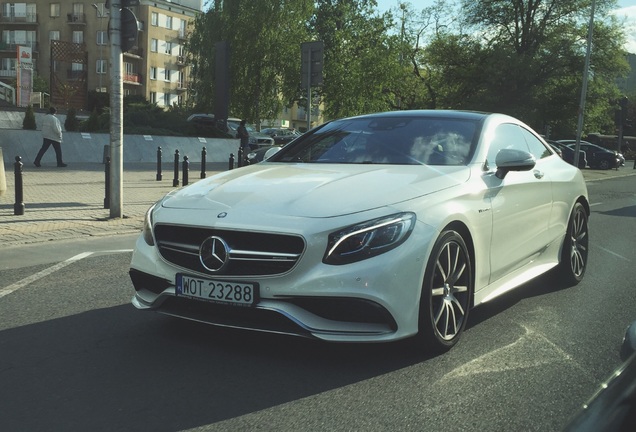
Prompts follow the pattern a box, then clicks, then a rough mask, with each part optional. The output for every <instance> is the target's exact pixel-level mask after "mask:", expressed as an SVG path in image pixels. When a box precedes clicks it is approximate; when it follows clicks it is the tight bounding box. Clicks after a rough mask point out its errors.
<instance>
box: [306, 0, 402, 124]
mask: <svg viewBox="0 0 636 432" xmlns="http://www.w3.org/2000/svg"><path fill="white" fill-rule="evenodd" d="M316 3H317V6H316V11H315V15H314V16H313V18H312V20H311V22H310V29H311V32H312V34H313V35H314V38H315V39H317V40H322V41H323V42H324V47H325V54H324V68H323V73H324V77H325V78H324V84H323V86H322V88H320V89H318V93H319V94H320V96H321V97H322V99H323V100H324V102H325V114H326V116H327V117H329V118H337V117H344V116H349V115H355V114H363V113H369V112H374V111H384V110H388V109H390V108H391V107H392V105H395V100H394V96H395V95H394V94H393V92H391V90H390V89H389V88H388V84H389V83H391V81H392V78H393V77H394V76H395V74H396V73H397V72H399V55H398V50H397V49H396V48H397V46H396V45H397V44H396V41H397V39H396V38H395V37H391V36H389V34H388V31H389V29H390V27H391V25H392V15H391V14H390V13H386V14H384V15H378V13H377V11H376V9H375V6H376V2H375V1H374V0H319V1H317V2H316Z"/></svg>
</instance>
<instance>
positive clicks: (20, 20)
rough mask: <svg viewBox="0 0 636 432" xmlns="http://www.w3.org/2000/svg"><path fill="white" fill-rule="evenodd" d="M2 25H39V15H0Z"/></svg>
mask: <svg viewBox="0 0 636 432" xmlns="http://www.w3.org/2000/svg"><path fill="white" fill-rule="evenodd" d="M0 23H2V24H16V25H24V24H32V25H38V15H37V14H26V13H25V14H13V15H0Z"/></svg>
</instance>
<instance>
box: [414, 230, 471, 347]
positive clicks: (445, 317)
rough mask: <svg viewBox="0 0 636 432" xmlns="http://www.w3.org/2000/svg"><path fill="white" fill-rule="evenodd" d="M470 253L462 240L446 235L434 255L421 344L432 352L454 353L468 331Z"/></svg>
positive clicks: (422, 316)
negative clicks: (451, 350)
mask: <svg viewBox="0 0 636 432" xmlns="http://www.w3.org/2000/svg"><path fill="white" fill-rule="evenodd" d="M473 284H474V282H473V274H472V266H471V259H470V252H469V250H468V248H467V247H466V243H465V242H464V239H463V238H462V236H461V235H460V234H459V233H457V232H456V231H445V232H443V233H442V235H441V236H440V237H439V238H438V239H437V241H436V242H435V246H434V247H433V250H432V252H431V256H430V258H429V261H428V264H427V266H426V272H425V275H424V281H423V284H422V298H421V301H420V316H419V333H418V339H419V342H420V343H422V344H423V345H424V348H425V349H426V350H428V351H432V352H444V351H448V350H449V349H451V348H452V347H453V346H454V345H455V344H456V343H457V342H458V341H459V337H460V336H461V333H462V332H463V330H464V328H465V327H466V321H467V319H468V311H469V309H470V302H471V298H472V293H473V287H474V286H473Z"/></svg>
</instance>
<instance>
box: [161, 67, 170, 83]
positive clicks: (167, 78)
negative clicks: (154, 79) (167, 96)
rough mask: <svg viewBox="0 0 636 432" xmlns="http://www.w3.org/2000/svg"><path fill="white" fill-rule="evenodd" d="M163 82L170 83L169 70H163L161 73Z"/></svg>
mask: <svg viewBox="0 0 636 432" xmlns="http://www.w3.org/2000/svg"><path fill="white" fill-rule="evenodd" d="M163 80H164V81H168V82H170V69H165V70H164V71H163Z"/></svg>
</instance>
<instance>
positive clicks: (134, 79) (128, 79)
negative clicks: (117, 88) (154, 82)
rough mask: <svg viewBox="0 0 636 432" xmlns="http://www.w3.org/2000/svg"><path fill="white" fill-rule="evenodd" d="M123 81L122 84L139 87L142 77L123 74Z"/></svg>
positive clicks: (133, 74)
mask: <svg viewBox="0 0 636 432" xmlns="http://www.w3.org/2000/svg"><path fill="white" fill-rule="evenodd" d="M123 81H124V84H133V85H141V83H142V77H141V74H135V73H127V74H124V78H123Z"/></svg>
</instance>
